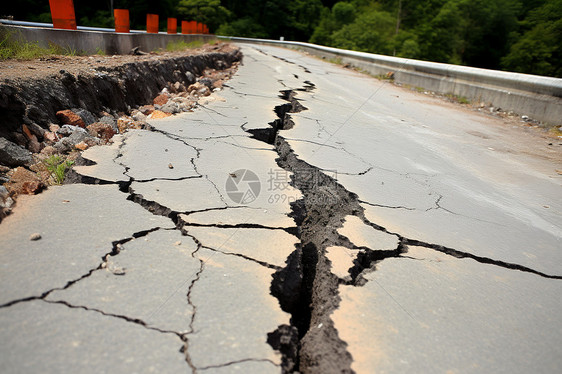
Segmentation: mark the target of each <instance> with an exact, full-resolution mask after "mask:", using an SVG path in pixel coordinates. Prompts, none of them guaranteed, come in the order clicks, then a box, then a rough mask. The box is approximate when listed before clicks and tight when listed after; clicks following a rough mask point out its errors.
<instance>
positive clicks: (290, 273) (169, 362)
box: [0, 46, 562, 373]
mask: <svg viewBox="0 0 562 374" xmlns="http://www.w3.org/2000/svg"><path fill="white" fill-rule="evenodd" d="M243 53H244V65H243V66H241V67H240V69H239V71H238V73H237V74H236V75H235V77H234V78H233V79H232V80H230V81H229V82H227V84H226V86H225V90H224V91H221V92H220V93H219V95H220V96H221V97H222V99H224V100H222V99H221V98H217V99H216V100H214V101H211V102H210V103H208V104H205V105H201V106H200V107H199V108H198V109H197V110H196V111H195V112H193V113H186V114H182V115H178V116H174V117H170V118H167V119H163V120H157V121H153V122H151V125H152V126H153V127H154V130H153V131H145V130H133V131H130V132H129V133H127V134H125V135H124V136H120V137H116V138H115V142H114V144H113V145H111V146H108V147H94V148H91V149H89V150H87V151H86V152H84V154H83V157H84V158H85V159H86V160H89V161H91V162H89V163H87V165H84V166H77V167H75V172H76V173H78V174H79V175H81V176H82V182H83V183H82V184H74V185H65V186H60V187H52V188H50V189H49V190H47V191H46V192H44V193H42V194H41V195H38V196H35V197H22V198H20V200H19V202H18V208H17V209H16V210H15V212H14V213H13V215H11V216H9V217H8V218H7V219H5V221H3V223H2V225H0V248H1V250H0V258H1V261H0V264H1V265H0V266H1V268H0V269H1V272H0V277H1V281H2V285H3V287H2V292H1V293H0V336H1V337H2V339H1V341H2V343H0V352H1V355H0V364H1V366H2V368H3V371H4V372H38V371H41V372H75V371H80V372H193V373H195V372H199V373H222V372H224V373H230V372H244V373H266V372H275V373H279V372H282V371H283V372H294V371H299V372H303V373H332V372H333V373H336V372H337V373H339V372H357V373H371V372H382V373H384V372H388V373H402V372H459V373H472V372H474V373H481V372H506V373H507V372H509V373H513V372H520V373H527V372H540V373H552V372H559V371H561V370H562V359H561V358H560V357H562V344H561V343H562V338H561V337H562V319H561V318H560V310H561V308H562V297H561V296H562V267H561V264H562V252H561V251H560V248H561V247H562V246H561V237H562V215H561V211H562V209H561V208H562V199H560V181H561V176H560V175H558V174H557V173H556V172H555V170H556V169H557V168H560V160H561V159H560V151H554V152H552V151H548V150H543V149H542V148H541V147H544V145H543V144H541V143H540V141H539V140H536V139H535V138H530V139H526V138H522V137H521V136H520V134H518V133H511V132H510V131H509V129H506V128H505V127H502V126H500V120H498V119H494V118H490V117H486V116H484V115H482V114H478V113H475V112H470V111H467V110H463V109H462V108H459V107H457V106H454V105H452V104H448V103H444V102H442V101H439V100H437V99H435V98H430V97H425V96H423V95H420V94H418V93H413V92H409V91H407V90H405V89H402V88H399V87H395V86H393V85H391V84H388V83H386V82H381V81H377V80H374V79H371V78H368V77H366V76H364V75H360V74H358V73H356V72H353V71H350V70H346V69H343V68H340V67H338V66H334V65H330V64H326V63H324V62H322V61H320V60H316V59H313V58H310V57H307V56H305V55H302V54H300V53H297V52H293V51H288V50H283V49H278V48H273V47H265V46H244V47H243ZM246 170H250V171H251V172H253V173H255V175H256V176H257V177H258V178H259V181H260V182H259V183H258V184H256V183H255V180H254V179H251V178H246V176H249V175H250V174H248V173H246V172H245V171H246ZM228 180H230V181H231V182H232V183H231V184H230V185H229V184H227V181H228ZM232 186H235V189H236V191H234V192H240V194H236V193H235V194H233V193H232V192H233V190H232ZM256 188H257V189H256ZM33 232H39V233H40V234H41V235H42V239H41V240H39V241H29V235H30V234H31V233H33Z"/></svg>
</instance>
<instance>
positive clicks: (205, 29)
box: [203, 25, 209, 34]
mask: <svg viewBox="0 0 562 374" xmlns="http://www.w3.org/2000/svg"><path fill="white" fill-rule="evenodd" d="M208 33H209V28H208V27H207V25H203V34H208Z"/></svg>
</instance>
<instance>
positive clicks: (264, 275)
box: [188, 248, 289, 373]
mask: <svg viewBox="0 0 562 374" xmlns="http://www.w3.org/2000/svg"><path fill="white" fill-rule="evenodd" d="M196 256H197V258H199V259H200V260H201V261H202V266H203V267H202V271H201V273H200V274H199V279H198V280H197V282H195V283H194V285H193V288H192V290H191V296H190V298H191V300H192V302H193V304H194V305H196V306H197V310H196V314H195V318H194V321H193V333H192V334H189V336H188V340H189V343H188V345H189V348H188V352H189V357H190V360H191V362H192V363H193V365H194V366H195V367H196V368H205V367H209V366H221V365H225V364H227V363H230V362H239V361H247V360H249V361H256V360H257V361H260V360H261V361H266V360H267V361H269V362H270V363H271V364H270V365H252V366H251V367H252V368H254V370H257V371H253V372H254V373H264V372H271V373H279V372H280V371H281V368H280V367H279V366H280V364H281V355H280V354H279V353H278V352H276V351H274V350H273V348H271V346H270V345H269V344H267V333H268V332H273V331H274V330H275V329H276V328H277V327H278V326H279V325H282V324H289V315H288V314H287V313H285V312H283V311H281V309H280V308H279V302H278V301H277V299H275V298H274V297H273V296H271V295H270V291H269V287H270V283H271V280H272V278H271V275H272V274H273V272H274V270H272V269H268V268H267V267H265V266H262V265H259V264H256V263H255V262H252V261H248V260H245V259H243V258H240V257H237V256H229V255H225V254H223V253H219V252H214V251H211V250H208V249H205V248H201V249H200V250H199V251H198V252H197V254H196ZM209 295H212V297H209ZM234 295H235V296H234ZM257 306H259V307H257ZM264 332H266V334H264ZM249 368H250V367H249ZM262 370H266V371H262Z"/></svg>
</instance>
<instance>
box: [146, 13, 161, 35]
mask: <svg viewBox="0 0 562 374" xmlns="http://www.w3.org/2000/svg"><path fill="white" fill-rule="evenodd" d="M146 32H147V33H150V34H158V14H150V13H149V14H147V15H146Z"/></svg>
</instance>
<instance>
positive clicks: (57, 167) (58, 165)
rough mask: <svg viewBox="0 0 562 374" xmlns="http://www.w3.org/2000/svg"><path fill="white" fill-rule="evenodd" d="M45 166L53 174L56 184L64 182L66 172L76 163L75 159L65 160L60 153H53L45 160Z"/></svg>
mask: <svg viewBox="0 0 562 374" xmlns="http://www.w3.org/2000/svg"><path fill="white" fill-rule="evenodd" d="M43 162H44V163H45V167H46V168H47V170H48V171H49V173H50V174H51V177H52V178H53V181H54V184H62V182H64V177H65V176H66V172H67V171H68V170H69V169H70V168H71V167H72V165H74V161H70V160H64V159H63V157H61V156H59V155H53V156H51V157H49V158H47V159H45V160H44V161H43Z"/></svg>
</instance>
